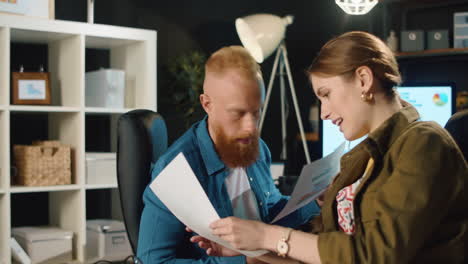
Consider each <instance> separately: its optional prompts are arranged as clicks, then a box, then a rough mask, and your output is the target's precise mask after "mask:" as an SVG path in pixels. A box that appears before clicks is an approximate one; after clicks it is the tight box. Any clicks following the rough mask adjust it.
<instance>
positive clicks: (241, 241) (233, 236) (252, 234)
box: [210, 216, 269, 250]
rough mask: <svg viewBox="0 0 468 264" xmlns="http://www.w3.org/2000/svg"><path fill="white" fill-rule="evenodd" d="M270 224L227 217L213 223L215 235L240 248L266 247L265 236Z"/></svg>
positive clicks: (211, 226) (254, 248) (255, 248)
mask: <svg viewBox="0 0 468 264" xmlns="http://www.w3.org/2000/svg"><path fill="white" fill-rule="evenodd" d="M268 226H269V225H267V224H264V223H262V222H259V221H252V220H243V219H240V218H237V217H233V216H231V217H226V218H223V219H220V220H217V221H215V222H213V223H211V225H210V228H211V229H212V233H213V235H216V236H219V237H220V238H222V239H223V240H225V241H227V242H229V244H231V246H233V247H234V248H236V249H239V250H257V249H262V248H264V238H265V234H266V229H267V228H268Z"/></svg>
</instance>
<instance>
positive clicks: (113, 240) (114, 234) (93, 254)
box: [86, 219, 132, 261]
mask: <svg viewBox="0 0 468 264" xmlns="http://www.w3.org/2000/svg"><path fill="white" fill-rule="evenodd" d="M86 238H87V241H86V249H87V250H86V253H87V258H88V259H92V260H96V259H105V260H109V261H121V260H124V259H125V258H126V257H128V256H130V255H132V249H131V247H130V242H129V241H128V237H127V232H126V231H125V226H124V223H123V222H121V221H116V220H106V219H95V220H88V221H86Z"/></svg>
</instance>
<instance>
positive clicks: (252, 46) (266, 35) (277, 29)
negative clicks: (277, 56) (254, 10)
mask: <svg viewBox="0 0 468 264" xmlns="http://www.w3.org/2000/svg"><path fill="white" fill-rule="evenodd" d="M292 22H293V16H286V17H279V16H275V15H270V14H255V15H250V16H246V17H243V18H238V19H236V30H237V34H238V35H239V38H240V40H241V42H242V45H244V47H245V48H246V49H247V50H248V51H249V52H250V54H251V55H252V56H253V57H254V59H255V60H256V61H257V62H258V63H261V62H263V60H265V59H266V58H268V56H270V55H271V54H272V53H273V51H275V49H276V48H277V47H278V46H279V44H280V43H281V41H282V40H283V39H284V36H285V32H286V26H288V25H289V24H291V23H292Z"/></svg>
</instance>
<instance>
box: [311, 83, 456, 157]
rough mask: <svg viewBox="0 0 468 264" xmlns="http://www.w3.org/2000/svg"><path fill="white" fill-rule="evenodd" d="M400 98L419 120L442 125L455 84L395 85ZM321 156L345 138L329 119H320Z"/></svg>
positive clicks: (450, 110) (349, 145) (350, 145)
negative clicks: (416, 113) (411, 108)
mask: <svg viewBox="0 0 468 264" xmlns="http://www.w3.org/2000/svg"><path fill="white" fill-rule="evenodd" d="M397 91H398V93H399V94H400V96H401V98H402V99H403V100H405V101H407V102H409V103H411V104H412V105H413V106H414V107H415V108H416V109H417V110H418V112H419V115H420V116H421V120H424V121H429V120H430V121H435V122H437V123H439V124H440V125H441V126H442V127H444V126H445V124H446V123H447V121H448V119H449V118H450V117H451V116H452V114H453V113H454V112H455V106H456V103H455V99H456V96H455V85H454V84H453V83H407V84H404V85H401V86H399V87H397ZM320 135H321V136H320V139H321V142H322V156H323V157H325V156H326V155H328V154H330V153H331V152H333V151H334V150H335V149H336V148H337V147H338V146H339V145H340V144H341V143H342V142H343V141H345V138H344V136H343V134H342V133H341V132H340V130H339V128H338V127H337V126H335V125H333V123H332V122H331V121H330V120H321V121H320ZM364 139H365V137H362V138H360V139H357V140H354V141H351V142H348V143H347V144H346V151H348V150H350V149H352V148H353V147H355V146H356V145H357V144H359V143H360V142H361V141H363V140H364Z"/></svg>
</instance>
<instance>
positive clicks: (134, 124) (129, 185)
mask: <svg viewBox="0 0 468 264" xmlns="http://www.w3.org/2000/svg"><path fill="white" fill-rule="evenodd" d="M117 127H118V128H117V129H118V136H117V137H118V139H117V179H118V184H119V193H120V202H121V206H122V214H123V218H124V222H125V228H126V230H127V234H128V238H129V241H130V244H131V246H132V249H133V252H134V253H136V249H137V247H138V245H137V243H138V232H139V229H140V217H141V213H142V211H143V200H142V195H143V191H144V190H145V187H146V186H147V185H148V183H149V182H150V180H151V175H150V170H151V167H152V164H154V163H155V162H156V161H157V160H158V158H159V157H160V156H161V154H163V153H164V152H165V151H166V149H167V128H166V124H165V122H164V120H163V118H162V117H161V115H159V114H158V113H156V112H153V111H150V110H140V109H139V110H133V111H130V112H127V113H125V114H123V115H122V116H121V117H120V118H119V121H118V125H117Z"/></svg>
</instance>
